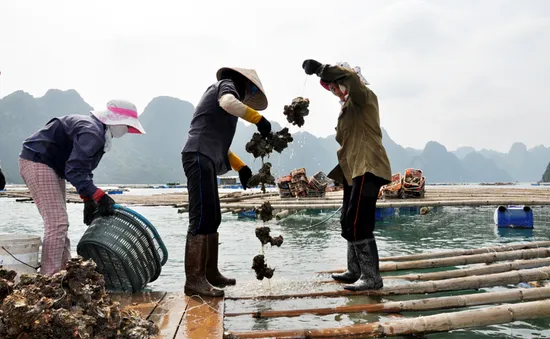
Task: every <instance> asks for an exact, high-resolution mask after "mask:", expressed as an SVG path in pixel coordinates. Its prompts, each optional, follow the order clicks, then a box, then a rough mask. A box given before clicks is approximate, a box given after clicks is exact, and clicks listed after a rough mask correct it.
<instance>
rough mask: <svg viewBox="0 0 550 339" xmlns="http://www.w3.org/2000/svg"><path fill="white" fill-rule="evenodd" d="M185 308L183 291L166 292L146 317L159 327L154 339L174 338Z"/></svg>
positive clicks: (185, 302)
mask: <svg viewBox="0 0 550 339" xmlns="http://www.w3.org/2000/svg"><path fill="white" fill-rule="evenodd" d="M186 309H187V299H186V298H185V294H184V293H183V292H177V293H167V294H166V296H165V297H164V298H163V299H162V301H161V302H160V303H159V304H158V305H157V307H156V308H155V310H154V311H153V313H151V314H150V315H149V318H148V319H149V320H151V321H153V322H154V323H155V324H157V325H158V327H159V328H160V333H159V335H158V336H157V337H156V339H163V338H174V336H175V335H176V332H177V331H178V327H179V325H180V322H181V319H182V318H183V315H184V314H185V310H186Z"/></svg>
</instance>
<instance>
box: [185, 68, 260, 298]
mask: <svg viewBox="0 0 550 339" xmlns="http://www.w3.org/2000/svg"><path fill="white" fill-rule="evenodd" d="M216 76H217V80H218V81H217V82H215V83H214V84H212V85H210V86H209V87H208V88H207V89H206V91H205V92H204V94H203V96H202V98H201V100H200V102H199V103H198V105H197V107H196V108H195V112H194V114H193V119H192V120H191V126H190V128H189V134H188V136H187V141H186V143H185V146H184V148H183V151H182V162H183V169H184V171H185V175H186V177H187V190H188V197H189V228H188V231H187V239H186V245H185V274H186V281H185V293H186V294H188V295H194V294H198V295H204V296H222V295H223V294H224V292H223V290H221V289H218V288H216V287H224V286H227V285H235V279H229V278H226V277H225V276H223V275H222V274H221V273H220V271H219V270H218V243H219V242H218V241H219V240H218V238H219V234H218V227H219V226H220V223H221V211H220V200H219V197H218V182H217V176H218V175H223V174H225V173H227V172H228V171H230V170H231V169H233V170H235V171H237V172H238V173H239V178H240V181H241V185H242V186H243V188H244V189H246V188H247V186H248V180H249V179H250V178H251V177H252V171H251V170H250V168H249V167H248V166H247V165H246V164H245V163H244V162H243V161H242V160H241V159H239V157H238V156H237V155H236V154H235V153H233V152H232V151H231V150H230V147H231V143H232V141H233V137H234V135H235V131H236V128H237V121H238V119H239V118H241V119H243V120H246V121H248V122H250V123H253V124H255V125H256V126H257V128H258V131H259V132H260V133H261V134H262V136H264V137H266V136H268V135H269V134H270V133H271V124H270V123H269V121H268V120H267V119H266V118H265V117H263V116H262V115H261V114H260V113H258V111H261V110H264V109H266V108H267V97H266V95H265V91H264V88H263V86H262V83H261V81H260V79H259V77H258V74H257V73H256V71H254V70H252V69H245V68H237V67H224V68H221V69H220V70H218V72H217V74H216Z"/></svg>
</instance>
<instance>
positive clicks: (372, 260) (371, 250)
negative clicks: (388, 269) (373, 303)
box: [344, 239, 384, 291]
mask: <svg viewBox="0 0 550 339" xmlns="http://www.w3.org/2000/svg"><path fill="white" fill-rule="evenodd" d="M353 246H354V247H355V253H356V255H357V258H358V259H359V266H360V267H361V277H360V278H359V280H358V281H357V282H356V283H355V284H353V285H346V286H344V288H345V289H346V290H350V291H366V290H379V289H381V288H382V287H384V283H383V282H382V277H381V276H380V267H379V258H378V248H377V246H376V240H375V239H366V240H361V241H355V242H353Z"/></svg>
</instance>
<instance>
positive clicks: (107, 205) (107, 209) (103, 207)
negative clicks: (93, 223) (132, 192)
mask: <svg viewBox="0 0 550 339" xmlns="http://www.w3.org/2000/svg"><path fill="white" fill-rule="evenodd" d="M114 204H116V203H115V201H114V200H113V199H112V198H111V197H110V196H109V195H108V194H105V195H103V197H101V199H99V201H98V205H99V214H101V215H113V214H114V213H115V209H114V208H113V205H114Z"/></svg>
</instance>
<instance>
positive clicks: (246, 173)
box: [239, 165, 252, 191]
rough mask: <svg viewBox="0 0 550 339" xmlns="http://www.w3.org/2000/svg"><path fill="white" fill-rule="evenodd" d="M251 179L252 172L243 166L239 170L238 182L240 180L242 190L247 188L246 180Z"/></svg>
mask: <svg viewBox="0 0 550 339" xmlns="http://www.w3.org/2000/svg"><path fill="white" fill-rule="evenodd" d="M250 178H252V170H251V169H250V167H248V166H246V165H245V166H244V167H243V168H241V169H240V170H239V180H241V185H242V186H243V188H244V190H245V191H246V188H247V187H248V180H250Z"/></svg>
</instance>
